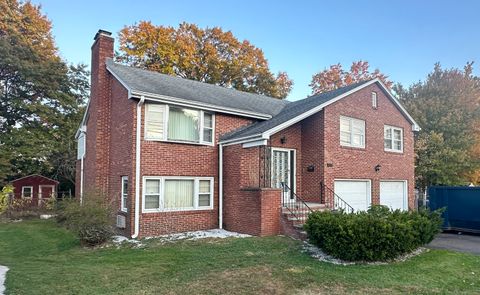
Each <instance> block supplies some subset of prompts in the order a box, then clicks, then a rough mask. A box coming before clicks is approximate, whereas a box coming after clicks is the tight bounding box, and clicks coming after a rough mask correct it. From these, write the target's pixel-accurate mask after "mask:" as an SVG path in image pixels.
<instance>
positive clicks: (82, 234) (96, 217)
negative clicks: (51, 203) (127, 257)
mask: <svg viewBox="0 0 480 295" xmlns="http://www.w3.org/2000/svg"><path fill="white" fill-rule="evenodd" d="M56 219H57V222H59V223H61V224H63V225H65V226H66V227H67V228H68V229H69V230H71V231H73V232H74V233H75V234H76V235H77V236H78V238H79V239H80V241H81V242H82V243H83V244H87V245H90V246H94V245H99V244H101V243H103V242H105V241H107V240H108V239H109V238H110V237H111V236H112V235H113V228H112V220H113V219H112V210H111V208H110V206H109V205H108V204H106V203H105V202H104V201H102V198H100V197H93V198H87V199H86V201H84V203H83V204H82V205H80V203H79V202H78V201H77V200H64V201H61V202H58V204H57V215H56Z"/></svg>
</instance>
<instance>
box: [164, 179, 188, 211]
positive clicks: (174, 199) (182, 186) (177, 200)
mask: <svg viewBox="0 0 480 295" xmlns="http://www.w3.org/2000/svg"><path fill="white" fill-rule="evenodd" d="M193 186H194V181H193V180H171V179H167V180H165V197H164V202H165V203H164V207H165V208H189V207H193Z"/></svg>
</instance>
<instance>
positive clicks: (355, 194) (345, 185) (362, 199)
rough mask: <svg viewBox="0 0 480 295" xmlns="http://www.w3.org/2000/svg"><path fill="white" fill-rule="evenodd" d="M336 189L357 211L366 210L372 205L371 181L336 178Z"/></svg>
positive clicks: (337, 193)
mask: <svg viewBox="0 0 480 295" xmlns="http://www.w3.org/2000/svg"><path fill="white" fill-rule="evenodd" d="M334 191H335V194H336V195H338V196H339V197H340V198H342V199H343V200H344V201H345V202H347V203H348V204H349V205H350V206H352V207H353V209H354V210H355V211H366V210H367V209H368V207H369V206H370V201H371V195H370V181H366V180H335V183H334Z"/></svg>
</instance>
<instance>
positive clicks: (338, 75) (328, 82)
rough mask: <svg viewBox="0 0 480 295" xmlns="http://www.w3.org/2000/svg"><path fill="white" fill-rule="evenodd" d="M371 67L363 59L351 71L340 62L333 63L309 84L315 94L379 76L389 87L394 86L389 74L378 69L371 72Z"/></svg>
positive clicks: (353, 64) (316, 75)
mask: <svg viewBox="0 0 480 295" xmlns="http://www.w3.org/2000/svg"><path fill="white" fill-rule="evenodd" d="M369 67H370V65H369V64H368V61H362V60H359V61H355V62H353V63H352V65H351V66H350V70H349V71H345V70H343V67H342V65H341V64H339V63H338V64H335V65H331V66H330V68H328V69H325V70H323V71H321V72H319V73H317V74H315V75H313V77H312V82H311V83H310V84H309V86H310V87H312V93H313V94H317V93H322V92H326V91H331V90H335V89H337V88H339V87H343V86H346V85H350V84H353V83H357V82H361V81H364V80H370V79H373V78H379V79H380V80H382V82H383V83H384V84H385V85H386V86H387V87H389V88H390V87H391V86H392V82H391V81H389V80H388V76H386V75H384V74H382V73H381V72H380V71H379V70H378V69H376V70H374V71H373V72H370V71H369Z"/></svg>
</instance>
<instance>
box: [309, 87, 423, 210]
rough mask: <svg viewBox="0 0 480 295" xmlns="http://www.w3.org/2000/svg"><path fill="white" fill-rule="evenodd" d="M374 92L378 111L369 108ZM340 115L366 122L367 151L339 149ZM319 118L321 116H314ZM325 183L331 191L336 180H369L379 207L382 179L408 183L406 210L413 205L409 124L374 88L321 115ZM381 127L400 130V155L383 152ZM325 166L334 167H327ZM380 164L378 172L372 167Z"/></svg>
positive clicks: (342, 102) (373, 196)
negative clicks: (401, 139) (385, 126)
mask: <svg viewBox="0 0 480 295" xmlns="http://www.w3.org/2000/svg"><path fill="white" fill-rule="evenodd" d="M372 91H375V92H377V97H378V108H377V109H373V108H372V102H371V92H372ZM340 115H343V116H348V117H353V118H358V119H362V120H365V130H366V132H365V133H366V141H365V142H366V148H365V149H358V148H348V147H342V146H340V129H339V128H340ZM316 116H321V114H319V115H316ZM324 120H325V122H324V126H325V128H324V154H325V164H324V165H325V166H324V169H325V177H324V181H325V183H326V184H327V186H329V187H330V188H332V189H333V181H334V179H336V178H337V179H338V178H347V179H349V178H356V179H371V180H372V203H373V204H378V203H379V189H380V180H381V179H390V180H407V181H408V195H409V206H410V207H413V202H414V150H413V140H414V139H413V131H412V126H411V123H410V122H408V121H407V120H406V119H405V117H404V116H403V115H402V114H401V113H400V111H399V110H398V109H397V108H396V106H395V105H394V104H393V103H392V102H391V101H390V99H388V98H387V95H386V94H385V93H384V92H383V91H382V90H381V89H380V88H379V87H378V86H377V85H376V84H374V85H371V86H368V87H366V88H364V89H362V90H360V91H358V92H356V93H354V94H352V95H350V96H348V97H347V98H344V99H341V100H339V101H338V102H336V103H334V104H332V105H330V106H328V107H327V108H326V109H325V111H324ZM384 125H392V126H396V127H401V128H403V132H404V150H403V153H393V152H386V151H384V141H383V137H384ZM327 163H331V164H333V167H326V165H327ZM377 164H380V165H381V166H382V167H381V170H380V171H379V172H375V169H374V167H375V166H376V165H377Z"/></svg>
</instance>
